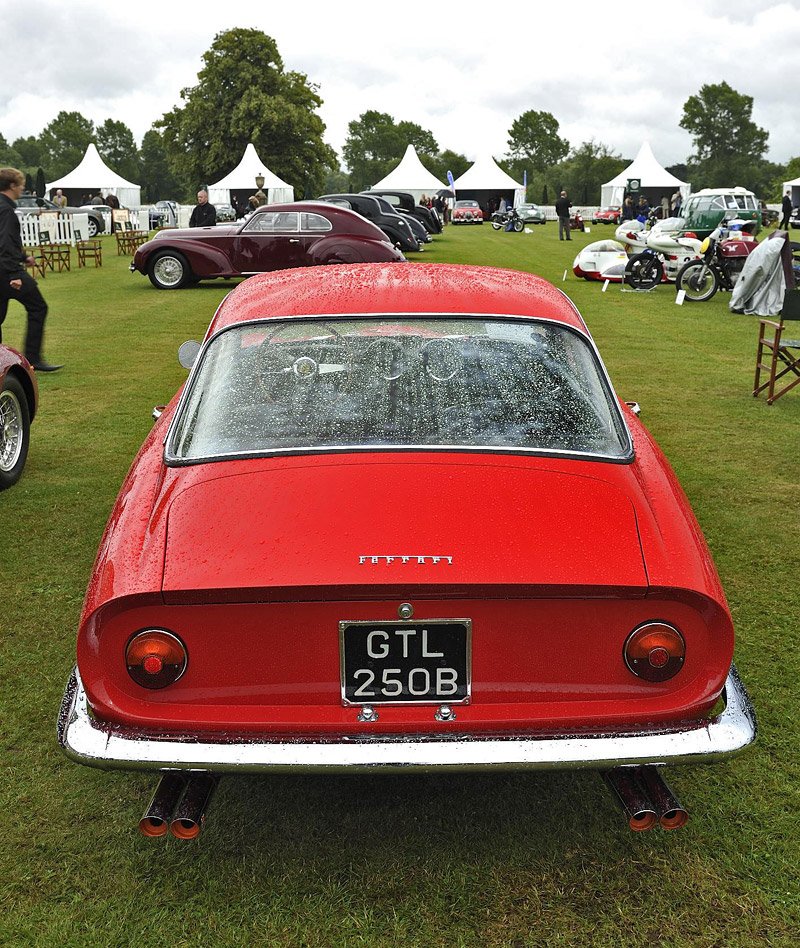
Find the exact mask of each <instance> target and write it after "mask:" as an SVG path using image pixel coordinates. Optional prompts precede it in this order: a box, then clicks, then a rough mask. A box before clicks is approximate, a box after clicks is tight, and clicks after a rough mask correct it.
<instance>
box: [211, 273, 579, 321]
mask: <svg viewBox="0 0 800 948" xmlns="http://www.w3.org/2000/svg"><path fill="white" fill-rule="evenodd" d="M348 313H376V314H388V313H437V314H444V313H478V314H480V313H486V314H495V315H510V316H535V317H539V318H543V319H552V320H555V321H557V322H561V323H566V324H567V325H568V326H572V327H574V328H576V329H579V330H581V331H582V332H585V333H587V334H588V330H587V329H586V324H585V323H584V322H583V319H582V318H581V316H580V313H579V312H578V311H577V309H576V308H575V306H574V304H573V303H572V301H571V300H570V299H568V298H567V297H566V296H565V295H564V293H562V292H561V290H559V289H557V288H556V287H554V286H553V285H552V284H551V283H548V282H547V281H546V280H543V279H542V278H541V277H537V276H533V275H532V274H530V273H522V272H520V271H519V270H500V269H496V268H494V267H473V266H457V265H454V264H402V263H365V264H343V265H337V266H327V267H322V266H320V267H303V268H298V269H294V270H280V271H278V272H275V273H264V274H259V275H257V276H253V277H250V278H249V279H248V280H246V281H245V282H244V283H242V284H240V285H239V286H238V287H237V288H236V289H235V290H233V291H232V292H231V293H230V294H229V295H228V296H227V297H226V299H225V300H224V301H223V303H222V305H221V306H220V308H219V310H218V311H217V314H216V316H215V317H214V319H213V321H212V323H211V326H210V327H209V331H208V335H211V334H212V333H215V332H218V331H219V330H220V329H223V328H225V327H227V326H231V325H234V324H236V323H240V322H248V321H250V320H254V319H265V318H267V319H268V318H271V317H274V318H279V317H282V316H312V315H325V314H333V315H340V314H342V315H344V314H348Z"/></svg>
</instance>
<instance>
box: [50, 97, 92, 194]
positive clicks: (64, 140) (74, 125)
mask: <svg viewBox="0 0 800 948" xmlns="http://www.w3.org/2000/svg"><path fill="white" fill-rule="evenodd" d="M92 141H94V122H92V121H91V119H87V118H86V117H85V116H83V115H81V113H80V112H59V113H58V115H57V116H56V117H55V118H54V119H53V121H52V122H50V124H49V125H47V126H45V128H44V129H43V131H42V134H41V135H40V136H39V142H40V143H41V146H42V154H41V164H42V167H43V168H44V171H45V175H46V177H47V180H48V181H54V180H55V179H56V178H60V177H62V175H65V174H66V173H67V172H68V171H72V169H73V168H74V167H75V166H76V165H77V164H78V163H79V162H80V160H81V158H83V156H84V154H85V152H86V148H87V147H88V146H89V144H90V143H91V142H92Z"/></svg>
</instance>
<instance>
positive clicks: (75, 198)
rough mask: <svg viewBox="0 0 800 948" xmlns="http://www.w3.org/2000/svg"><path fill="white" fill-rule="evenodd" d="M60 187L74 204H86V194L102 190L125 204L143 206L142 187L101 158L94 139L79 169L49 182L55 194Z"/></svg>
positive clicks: (48, 187)
mask: <svg viewBox="0 0 800 948" xmlns="http://www.w3.org/2000/svg"><path fill="white" fill-rule="evenodd" d="M56 188H61V190H62V191H63V192H64V194H65V195H66V197H67V200H68V202H69V203H70V204H73V205H79V204H82V203H84V201H83V200H82V198H83V197H84V196H87V195H88V196H89V197H93V196H94V195H95V194H97V193H98V192H99V193H100V194H102V195H103V197H105V195H106V194H115V195H116V196H117V198H118V199H119V203H120V204H121V205H122V206H123V207H141V205H142V189H141V186H140V185H138V184H133V183H132V182H130V181H126V180H125V178H123V177H122V175H118V174H117V173H116V171H112V170H111V169H110V168H109V167H108V165H107V164H106V163H105V162H104V161H103V159H102V158H101V157H100V153H99V152H98V151H97V148H96V147H95V144H94V142H92V143H91V144H90V145H89V146H88V147H87V149H86V154H85V155H84V156H83V158H82V159H81V162H80V164H79V165H78V166H77V168H74V169H73V170H72V171H70V173H69V174H66V175H64V177H63V178H59V179H58V181H51V182H50V184H48V185H47V190H48V191H49V192H50V196H51V197H52V195H53V194H54V193H55V191H56Z"/></svg>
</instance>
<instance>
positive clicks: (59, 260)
mask: <svg viewBox="0 0 800 948" xmlns="http://www.w3.org/2000/svg"><path fill="white" fill-rule="evenodd" d="M58 236H59V235H58V214H51V213H42V214H40V215H39V252H40V253H41V256H42V259H43V263H44V265H45V266H48V267H50V269H51V270H53V271H54V272H55V270H56V268H58V272H59V273H61V272H62V271H63V270H69V269H71V267H72V255H71V253H70V251H71V249H72V248H71V247H70V245H69V244H68V243H64V242H63V241H60V240H59V239H58Z"/></svg>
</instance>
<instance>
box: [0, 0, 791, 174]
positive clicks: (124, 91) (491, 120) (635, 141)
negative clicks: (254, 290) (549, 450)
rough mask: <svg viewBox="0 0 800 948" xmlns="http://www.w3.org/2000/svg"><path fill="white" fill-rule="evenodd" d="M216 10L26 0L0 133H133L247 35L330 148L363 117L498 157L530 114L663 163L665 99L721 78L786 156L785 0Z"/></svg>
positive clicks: (7, 63)
mask: <svg viewBox="0 0 800 948" xmlns="http://www.w3.org/2000/svg"><path fill="white" fill-rule="evenodd" d="M265 10H266V11H267V13H268V15H266V14H265ZM233 11H234V12H233V14H232V13H231V11H230V10H228V9H226V8H225V7H224V6H223V5H220V4H212V3H210V2H208V0H199V2H196V3H194V4H193V5H192V6H191V8H190V7H188V6H187V5H184V4H181V3H173V4H169V3H165V2H163V0H159V2H156V0H138V2H137V3H136V4H135V8H133V9H132V8H130V7H127V6H124V5H116V4H108V3H107V2H105V0H74V2H72V3H70V4H69V5H66V4H62V3H61V2H56V0H33V2H31V3H28V4H25V5H22V6H19V5H17V6H16V7H14V8H11V9H9V11H7V12H6V13H5V14H4V31H3V32H4V37H3V56H2V58H0V85H1V86H2V88H3V89H4V90H5V91H6V95H5V96H4V101H3V102H2V103H0V132H2V133H3V134H4V135H5V137H6V138H7V139H8V140H13V139H14V138H17V137H19V136H21V135H31V134H34V135H35V134H38V133H39V132H40V131H41V130H42V128H44V126H45V125H47V124H48V122H50V121H52V119H53V118H54V117H55V116H56V114H57V113H58V112H59V111H60V110H62V109H66V110H76V111H80V112H81V113H82V114H84V115H86V116H87V117H88V118H91V119H92V120H93V121H94V122H95V123H100V122H102V121H104V120H105V119H106V118H108V117H109V116H111V117H113V118H115V119H121V120H122V121H124V122H126V124H128V125H129V126H130V127H131V129H132V130H133V132H134V134H135V136H136V137H137V139H139V140H141V137H142V135H143V134H144V133H145V132H146V131H147V130H148V129H149V128H150V127H151V126H152V123H153V122H154V121H156V120H157V119H159V118H160V117H161V116H162V115H163V114H164V113H165V112H167V111H169V110H170V109H172V108H173V107H174V106H176V105H179V104H180V91H181V89H182V88H184V87H186V86H192V85H194V84H195V83H196V82H197V73H198V70H199V69H200V68H201V66H202V55H203V53H204V52H205V51H206V50H207V49H208V48H209V47H210V45H211V43H212V41H213V38H214V35H215V34H216V33H217V32H219V31H221V30H224V29H229V28H231V27H233V26H245V27H256V26H257V27H258V28H262V29H264V30H265V32H267V33H269V34H270V35H271V36H273V37H274V38H275V40H276V41H277V44H278V49H279V50H280V53H281V56H282V57H283V60H284V64H285V66H286V68H287V69H293V70H297V71H300V72H304V73H305V74H306V75H307V76H308V78H309V80H310V81H311V82H313V83H315V84H316V85H318V86H319V90H320V94H321V96H322V98H323V100H324V105H323V106H322V109H321V116H322V118H323V120H324V122H325V123H326V126H327V132H326V138H327V140H328V141H329V142H330V143H331V144H332V145H333V146H334V147H335V148H336V149H337V150H339V151H341V147H342V145H343V143H344V140H345V138H346V135H347V125H348V123H349V122H350V121H352V120H353V119H355V118H357V117H358V116H359V115H360V114H361V113H362V112H364V111H366V110H367V109H376V110H378V111H381V112H388V113H389V114H391V115H393V116H394V117H395V118H396V119H398V120H403V119H405V120H409V121H413V122H416V123H418V124H419V125H421V126H422V127H423V128H428V129H430V131H431V132H432V133H433V135H434V137H435V138H436V140H437V142H438V143H439V146H440V147H441V148H451V149H453V150H455V151H459V152H462V153H464V154H466V155H467V157H468V158H474V157H476V156H477V155H478V154H479V153H482V152H485V151H489V152H491V153H492V154H494V155H495V156H500V155H502V154H504V152H505V151H506V149H507V139H508V130H509V128H510V126H511V123H512V122H513V121H514V119H515V118H516V117H517V116H518V115H520V114H521V113H522V112H524V111H526V110H527V109H544V110H547V111H549V112H552V113H553V115H554V116H555V117H556V119H557V120H558V121H559V123H560V125H561V134H562V136H564V137H566V138H568V139H569V140H570V142H572V143H573V144H579V143H580V142H583V141H588V140H590V139H594V140H595V141H598V142H602V143H604V144H605V145H607V146H608V147H609V148H610V149H611V150H612V151H613V152H616V153H618V154H621V155H623V156H625V157H628V156H632V155H635V154H636V152H637V151H638V148H639V146H640V144H641V142H642V140H643V139H644V138H647V139H648V140H649V141H650V143H651V144H652V146H653V150H654V151H655V153H656V156H657V157H658V158H659V160H660V161H661V162H662V163H664V164H673V163H676V162H679V161H684V160H685V159H686V157H687V156H688V155H689V154H690V153H691V151H692V143H691V139H690V138H689V136H688V135H687V134H686V133H685V132H684V131H683V130H682V129H681V128H680V126H679V122H680V117H681V113H682V109H683V103H684V102H685V101H686V99H687V98H688V97H689V96H690V95H693V94H695V93H696V92H697V91H698V90H699V89H700V87H701V86H702V85H703V84H704V83H715V82H720V81H722V80H723V79H724V80H726V81H727V82H728V83H729V84H730V85H731V86H733V88H734V89H736V90H737V91H739V92H743V93H746V94H747V95H751V96H753V99H754V108H753V118H754V120H755V121H756V122H757V123H758V124H760V125H762V126H763V127H765V128H767V129H768V130H769V131H770V157H771V158H772V159H773V160H776V161H786V160H788V159H789V158H790V157H792V156H793V155H795V154H797V153H799V152H800V148H798V145H797V138H796V124H797V122H796V115H797V106H796V91H795V89H794V84H793V77H794V76H795V75H796V73H797V68H796V65H795V61H796V56H797V50H798V49H800V9H798V5H797V3H794V2H792V3H789V2H770V0H726V3H725V5H724V7H720V5H719V3H718V0H673V2H671V3H670V5H669V7H668V8H664V10H662V11H661V13H660V15H659V16H658V17H657V18H656V19H653V18H652V17H651V13H652V11H648V9H647V8H643V7H642V5H641V3H639V2H633V0H619V2H618V3H617V4H616V5H615V6H614V8H613V14H610V13H609V9H608V8H602V7H601V6H600V5H598V4H597V3H596V2H595V0H573V2H571V3H570V4H569V5H566V6H563V5H562V7H557V6H555V5H538V4H531V3H529V2H515V0H499V2H496V3H494V4H492V5H491V7H490V8H487V5H486V4H485V3H480V4H479V3H477V2H474V0H462V2H461V3H459V4H458V5H457V6H456V5H453V4H452V3H443V2H441V0H429V2H427V3H424V4H423V3H420V2H416V0H409V2H407V3H406V4H405V5H404V6H403V7H402V9H400V8H397V7H392V6H386V5H378V4H367V3H365V2H363V3H362V2H356V0H339V2H338V3H337V4H335V5H331V4H330V3H329V0H306V2H305V3H304V6H303V13H302V15H298V11H297V10H296V9H291V8H286V7H280V6H277V5H269V6H268V7H266V8H265V7H264V5H263V4H262V3H256V2H254V0H240V2H238V3H237V4H236V5H235V7H234V8H233ZM665 11H666V12H668V13H669V16H664V15H662V14H663V13H664V12H665ZM310 23H313V27H314V28H313V29H310V27H309V24H310Z"/></svg>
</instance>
